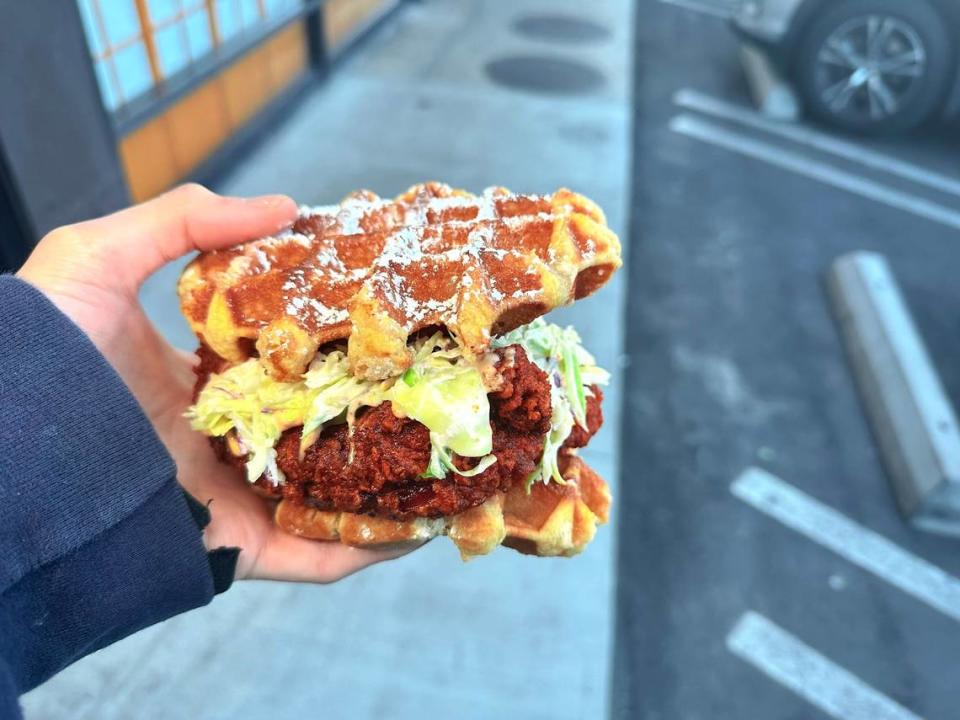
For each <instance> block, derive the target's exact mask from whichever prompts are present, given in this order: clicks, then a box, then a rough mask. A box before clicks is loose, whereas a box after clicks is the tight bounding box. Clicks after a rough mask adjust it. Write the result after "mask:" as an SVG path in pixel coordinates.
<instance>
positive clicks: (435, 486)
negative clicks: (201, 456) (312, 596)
mask: <svg viewBox="0 0 960 720" xmlns="http://www.w3.org/2000/svg"><path fill="white" fill-rule="evenodd" d="M500 353H501V360H500V361H499V362H498V365H497V369H498V370H499V372H500V374H501V376H502V378H503V384H502V385H501V387H500V388H499V389H498V390H497V391H496V392H493V393H490V395H489V399H490V424H491V426H492V430H493V454H494V455H496V457H497V462H495V463H494V464H493V465H491V466H490V467H489V468H487V469H486V470H484V471H483V472H481V473H479V474H477V475H475V476H474V477H464V476H462V475H457V474H453V473H448V474H447V476H446V477H444V478H439V479H435V478H423V477H421V475H422V474H423V472H424V471H425V470H426V469H427V465H428V464H429V462H430V436H429V431H428V430H427V428H426V427H425V426H424V425H422V424H421V423H419V422H417V421H415V420H411V419H409V418H398V417H396V416H395V415H394V414H393V410H392V407H391V404H390V403H389V402H384V403H382V404H380V405H378V406H377V407H372V408H366V409H363V410H362V411H361V412H360V413H358V416H357V419H356V422H355V423H354V432H353V437H352V443H353V452H352V458H351V452H350V450H351V448H350V442H351V438H350V437H349V435H348V430H347V426H346V425H345V424H344V425H334V426H331V427H328V428H326V429H325V430H324V431H323V432H322V433H321V434H320V436H319V438H318V439H317V441H316V442H315V443H314V444H313V445H311V446H310V447H309V448H308V449H307V451H306V453H305V454H304V456H303V458H302V459H301V458H300V457H299V448H300V430H301V428H299V427H297V428H293V429H290V430H287V431H286V432H285V433H284V434H283V435H282V437H281V438H280V441H279V443H278V444H277V448H276V449H277V464H278V466H279V467H280V470H281V471H282V472H283V474H284V475H285V477H286V481H285V483H284V484H283V485H281V486H279V487H277V486H273V485H272V484H271V483H270V482H269V481H268V480H267V479H266V478H263V477H261V478H260V479H259V480H258V481H257V485H258V487H259V489H260V490H261V491H264V492H266V493H267V494H270V495H273V496H276V497H279V496H283V497H285V498H287V499H290V500H293V501H295V502H301V503H308V504H310V505H311V506H314V507H317V508H319V509H322V510H339V511H342V512H352V513H367V514H371V515H376V516H378V517H390V518H394V519H397V520H405V519H409V518H413V517H444V516H449V515H455V514H457V513H460V512H463V511H465V510H468V509H469V508H471V507H475V506H477V505H480V504H482V503H483V502H485V501H486V500H487V499H489V498H490V497H491V496H492V495H493V494H494V493H496V492H504V491H506V490H508V489H509V488H510V487H512V486H513V484H514V483H517V482H523V481H524V480H526V478H527V477H528V476H529V475H530V473H532V472H533V471H534V470H535V469H536V466H537V464H538V463H539V461H540V456H541V454H542V452H543V441H544V436H545V435H546V433H547V431H548V430H549V429H550V415H551V404H550V384H549V383H550V380H549V378H548V377H547V375H546V374H545V373H544V372H543V371H542V370H540V368H538V367H537V366H536V365H534V364H533V363H532V362H530V360H529V359H528V358H527V356H526V353H525V352H524V351H523V349H522V348H521V347H520V346H517V345H514V346H511V347H510V348H507V349H505V350H501V351H500ZM201 359H202V362H201V365H200V367H199V368H198V376H199V377H198V387H202V385H203V384H204V383H205V382H206V380H207V377H206V376H207V375H208V374H209V373H210V372H211V371H212V366H213V363H212V362H209V361H203V360H204V355H203V354H201ZM205 369H206V373H204V374H201V373H203V371H204V370H205ZM593 392H594V397H591V398H588V399H587V402H588V404H587V420H588V429H587V430H583V429H582V428H579V427H576V426H575V428H574V432H573V433H571V436H570V438H569V439H568V441H567V443H565V445H564V447H582V446H583V445H585V444H586V442H587V441H588V440H589V439H590V436H592V435H593V434H594V433H595V432H596V431H597V430H598V429H599V427H600V423H601V422H602V413H601V411H600V399H601V398H602V395H601V394H600V391H599V389H598V388H596V387H594V388H593ZM213 440H214V441H215V446H218V447H217V450H218V455H219V456H220V457H221V459H223V460H227V461H228V462H234V463H236V464H238V465H242V463H243V460H242V459H240V458H236V459H234V458H232V457H231V456H230V454H229V453H228V452H226V451H225V449H224V448H223V444H224V443H223V440H222V439H219V438H215V439H213ZM455 464H456V465H457V467H459V468H461V469H464V470H466V469H469V468H470V467H473V466H474V465H475V464H476V460H475V459H473V458H456V459H455Z"/></svg>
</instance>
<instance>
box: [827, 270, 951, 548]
mask: <svg viewBox="0 0 960 720" xmlns="http://www.w3.org/2000/svg"><path fill="white" fill-rule="evenodd" d="M826 285H827V294H828V296H829V298H830V302H831V305H832V309H833V313H834V316H835V318H836V320H837V323H838V325H839V326H840V332H841V335H842V337H843V341H844V345H845V346H846V350H847V355H848V357H849V360H850V364H851V367H852V370H853V375H854V377H855V379H856V381H857V385H858V386H859V388H860V395H861V398H862V400H863V404H864V407H865V410H866V414H867V418H868V420H869V421H870V424H871V426H872V428H873V431H874V434H875V436H876V438H877V443H878V445H879V447H880V453H881V456H882V457H883V461H884V464H885V465H886V467H887V471H888V473H889V475H890V479H891V482H892V484H893V489H894V492H895V495H896V498H897V502H898V504H899V506H900V510H901V512H902V513H903V515H904V516H905V517H906V518H907V519H908V520H909V521H910V522H911V523H912V524H913V525H914V526H915V527H917V528H918V529H920V530H925V531H928V532H933V533H937V534H944V535H955V536H958V537H960V429H958V423H957V417H956V415H955V413H954V411H953V408H952V407H951V405H950V401H949V399H948V398H947V395H946V393H945V391H944V389H943V385H942V384H941V382H940V378H939V376H938V375H937V372H936V370H935V369H934V367H933V364H932V363H931V361H930V356H929V355H928V353H927V350H926V347H925V346H924V344H923V340H922V338H921V337H920V334H919V333H918V332H917V329H916V326H915V325H914V322H913V318H912V317H911V315H910V311H909V309H908V308H907V305H906V303H905V302H904V299H903V296H902V294H901V293H900V288H899V287H898V285H897V281H896V279H895V278H894V276H893V273H892V271H891V270H890V266H889V265H888V263H887V261H886V259H885V258H884V257H883V256H882V255H877V254H875V253H868V252H855V253H850V254H849V255H844V256H842V257H840V258H838V259H837V260H835V261H834V262H833V265H832V266H831V268H830V270H829V271H828V273H827V281H826Z"/></svg>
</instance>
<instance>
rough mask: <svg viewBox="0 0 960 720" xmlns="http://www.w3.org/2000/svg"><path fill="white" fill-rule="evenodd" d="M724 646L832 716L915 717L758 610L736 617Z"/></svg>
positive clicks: (853, 719) (855, 719) (843, 719)
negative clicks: (738, 618) (735, 622)
mask: <svg viewBox="0 0 960 720" xmlns="http://www.w3.org/2000/svg"><path fill="white" fill-rule="evenodd" d="M727 649H728V650H729V651H730V652H732V653H733V654H734V655H736V656H737V657H739V658H741V659H742V660H745V661H746V662H748V663H750V664H751V665H753V666H754V667H756V668H757V669H758V670H760V671H761V672H763V673H764V674H765V675H767V676H768V677H769V678H771V679H772V680H775V681H776V682H778V683H780V684H781V685H783V686H784V687H786V688H788V689H789V690H791V691H793V692H794V693H796V694H797V695H799V696H800V697H802V698H803V699H804V700H806V701H807V702H808V703H810V704H811V705H814V706H816V707H818V708H820V710H822V711H823V712H825V713H826V714H827V715H829V716H830V717H833V718H837V720H920V717H919V716H918V715H915V714H914V713H912V712H910V711H909V710H907V709H906V708H905V707H903V706H902V705H899V704H897V703H896V702H894V701H893V700H891V699H890V698H888V697H887V696H886V695H884V694H883V693H881V692H879V691H877V690H875V689H874V688H872V687H871V686H870V685H868V684H867V683H865V682H864V681H863V680H861V679H860V678H858V677H857V676H856V675H854V674H853V673H851V672H849V671H848V670H846V669H844V668H842V667H840V666H839V665H837V664H836V663H835V662H833V661H832V660H830V659H829V658H827V657H825V656H823V655H821V654H820V653H819V652H817V651H816V650H814V649H813V648H811V647H810V646H808V645H806V644H805V643H803V642H802V641H800V640H799V639H797V638H796V637H794V636H793V635H791V634H790V633H788V632H787V631H786V630H784V629H783V628H781V627H779V626H777V625H776V624H774V623H773V622H771V621H770V620H768V619H767V618H765V617H764V616H763V615H760V614H759V613H756V612H753V611H750V612H747V613H744V615H742V616H741V617H740V620H739V621H738V622H737V624H736V625H735V626H734V628H733V630H731V631H730V634H729V635H728V636H727Z"/></svg>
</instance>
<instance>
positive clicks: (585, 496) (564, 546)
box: [275, 456, 611, 560]
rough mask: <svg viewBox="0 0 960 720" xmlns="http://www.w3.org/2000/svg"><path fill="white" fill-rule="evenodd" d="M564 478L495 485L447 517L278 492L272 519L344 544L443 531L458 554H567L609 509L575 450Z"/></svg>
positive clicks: (601, 487) (606, 493)
mask: <svg viewBox="0 0 960 720" xmlns="http://www.w3.org/2000/svg"><path fill="white" fill-rule="evenodd" d="M563 475H564V478H565V479H566V481H567V484H566V485H560V484H558V483H550V484H548V485H545V484H543V483H534V485H533V486H532V487H531V489H530V492H529V493H527V491H526V490H525V489H524V488H523V487H522V485H517V486H514V487H513V488H512V489H511V490H510V491H509V492H507V493H499V494H497V495H495V496H493V497H492V498H490V499H489V500H488V501H487V502H485V503H484V504H483V505H479V506H478V507H475V508H472V509H470V510H467V511H466V512H464V513H460V514H459V515H454V516H452V517H448V518H436V519H430V518H417V519H415V520H404V521H398V520H389V519H385V518H376V517H370V516H368V515H354V514H352V513H340V512H327V511H323V510H316V509H314V508H311V507H308V506H306V505H300V504H298V503H292V502H290V501H289V500H283V501H281V502H280V503H279V505H277V509H276V515H275V518H276V522H277V525H279V526H280V527H281V528H282V529H283V530H285V531H286V532H289V533H291V534H293V535H299V536H301V537H305V538H310V539H312V540H339V541H340V542H342V543H345V544H347V545H355V546H362V547H379V548H383V547H391V546H398V545H405V544H410V543H416V542H420V541H423V540H427V539H429V538H432V537H436V536H438V535H447V536H448V537H450V539H451V540H453V542H454V543H456V545H457V547H458V548H459V550H460V554H461V556H462V557H463V559H464V560H468V559H470V558H471V557H474V556H475V555H485V554H486V553H489V552H490V551H491V550H493V549H494V548H495V547H497V546H498V545H501V544H502V545H506V546H507V547H511V548H513V549H514V550H518V551H519V552H522V553H525V554H528V555H541V556H557V555H563V556H567V557H570V556H572V555H576V554H578V553H579V552H580V551H582V550H583V548H584V547H586V545H587V543H589V542H590V541H591V540H592V539H593V536H594V534H596V531H597V525H598V524H600V525H602V524H604V523H606V522H607V519H608V517H609V514H610V499H611V498H610V489H609V488H608V487H607V484H606V483H605V482H604V481H603V478H601V477H600V476H599V475H597V473H595V472H594V471H593V470H591V469H590V468H589V467H588V466H587V464H586V463H584V462H583V461H582V460H580V458H578V457H576V456H570V457H569V458H568V461H567V463H566V467H565V468H564V473H563Z"/></svg>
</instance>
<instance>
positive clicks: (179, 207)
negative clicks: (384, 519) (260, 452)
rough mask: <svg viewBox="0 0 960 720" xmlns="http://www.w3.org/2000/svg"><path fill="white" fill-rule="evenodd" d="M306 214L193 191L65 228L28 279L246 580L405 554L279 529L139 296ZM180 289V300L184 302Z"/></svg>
mask: <svg viewBox="0 0 960 720" xmlns="http://www.w3.org/2000/svg"><path fill="white" fill-rule="evenodd" d="M296 215H297V208H296V205H295V204H294V202H293V201H292V200H291V199H290V198H288V197H285V196H282V195H268V196H264V197H257V198H227V197H221V196H219V195H215V194H214V193H212V192H210V191H209V190H207V189H205V188H203V187H201V186H199V185H184V186H182V187H179V188H177V189H176V190H173V191H172V192H169V193H167V194H165V195H162V196H161V197H158V198H156V199H155V200H151V201H149V202H146V203H144V204H142V205H138V206H136V207H132V208H129V209H127V210H123V211H121V212H118V213H115V214H113V215H109V216H107V217H104V218H99V219H97V220H89V221H87V222H82V223H77V224H76V225H69V226H67V227H62V228H57V229H56V230H54V231H52V232H51V233H50V234H49V235H47V236H46V237H44V238H43V239H42V240H41V241H40V243H39V244H38V245H37V247H36V249H35V250H34V251H33V253H32V254H31V255H30V257H29V258H28V259H27V262H26V263H25V264H24V265H23V267H22V268H21V270H20V271H19V272H18V273H17V275H18V276H19V277H20V278H22V279H23V280H25V281H27V282H29V283H30V284H32V285H34V286H35V287H36V288H38V289H39V290H40V291H42V292H43V293H44V294H45V295H46V296H47V297H48V298H49V299H50V300H51V301H52V302H53V303H54V305H56V306H57V307H58V308H59V309H60V310H61V311H62V312H63V313H64V314H65V315H66V316H67V317H69V318H70V319H71V320H73V322H74V323H76V324H77V325H78V326H79V327H80V329H81V330H83V331H84V332H85V333H86V334H87V335H88V336H89V337H90V339H91V340H92V341H93V343H94V344H95V345H96V346H97V348H98V349H99V350H100V352H101V353H103V355H104V357H105V358H106V359H107V361H108V362H110V364H111V365H112V366H113V367H114V369H115V370H116V371H117V373H118V374H119V375H120V377H121V378H123V380H124V382H125V383H126V384H127V386H128V387H129V388H130V390H131V392H132V393H133V395H134V396H135V397H136V398H137V400H138V401H139V402H140V405H141V406H142V407H143V409H144V411H145V413H146V415H147V417H148V418H149V419H150V421H151V422H152V423H153V426H154V428H155V429H156V431H157V434H158V435H159V436H160V439H161V440H162V441H163V443H164V444H165V445H166V447H167V449H168V450H169V451H170V454H171V455H172V456H173V458H174V460H175V461H176V463H177V468H178V479H179V481H180V483H181V484H182V485H183V486H184V487H185V488H186V490H187V491H188V492H189V493H190V494H192V495H193V496H194V497H196V498H197V499H198V500H200V501H201V502H204V503H206V502H208V501H212V502H210V512H211V515H212V520H211V522H210V525H209V526H208V527H207V529H206V531H205V533H204V542H205V544H206V546H207V547H208V548H215V547H222V546H228V547H239V548H240V549H241V553H240V559H239V562H238V565H237V577H238V578H264V579H276V580H302V581H313V582H332V581H334V580H338V579H340V578H342V577H344V576H346V575H349V574H350V573H352V572H355V571H356V570H359V569H360V568H363V567H365V566H367V565H370V564H372V563H375V562H378V561H380V560H386V559H389V558H392V557H396V556H397V555H399V554H402V553H397V552H384V551H373V550H362V549H356V548H351V547H347V546H345V545H341V544H339V543H324V542H317V541H313V540H305V539H303V538H298V537H295V536H293V535H289V534H287V533H285V532H283V531H282V530H280V529H279V528H278V527H276V525H274V523H273V518H272V516H271V511H270V507H269V505H268V504H267V502H266V501H264V500H263V499H262V498H260V497H259V496H257V495H256V494H255V493H253V492H252V491H251V490H250V488H248V487H246V486H245V485H246V481H245V480H244V479H243V478H242V474H241V473H240V472H238V471H237V470H236V469H235V468H231V467H228V466H226V465H224V464H223V463H220V462H218V461H217V459H216V457H215V456H214V454H213V450H212V449H211V447H210V445H209V443H208V441H207V439H206V438H205V437H204V436H203V435H201V434H200V433H198V432H195V431H193V430H191V428H190V426H189V423H188V422H187V420H186V419H185V418H184V416H183V413H184V411H185V410H186V409H187V407H188V405H189V404H190V400H191V391H192V387H193V382H194V375H193V372H192V367H193V365H194V360H195V358H194V356H193V355H188V354H187V353H183V352H181V351H179V350H176V349H174V348H173V347H172V346H170V345H169V344H168V343H167V342H166V340H164V339H163V338H162V337H161V336H160V334H159V333H158V332H157V330H156V328H154V327H153V325H152V324H151V323H150V321H149V320H148V319H147V316H146V315H145V314H144V312H143V308H141V307H140V303H139V301H138V299H137V293H138V291H139V289H140V286H141V285H142V284H143V281H144V280H146V279H147V277H149V276H150V275H151V274H152V273H154V272H155V271H156V270H158V269H159V268H160V267H162V266H163V265H165V264H166V263H168V262H170V261H172V260H175V259H177V258H179V257H181V256H183V255H186V254H187V253H189V252H192V251H195V250H200V251H203V250H214V249H216V248H222V247H228V246H230V245H235V244H237V243H239V242H243V241H245V240H251V239H253V238H257V237H262V236H264V235H271V234H274V233H277V232H278V231H280V230H283V229H285V228H287V227H289V226H290V225H291V224H292V223H293V221H294V219H295V218H296ZM172 296H173V288H171V302H172V301H173V298H172Z"/></svg>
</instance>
